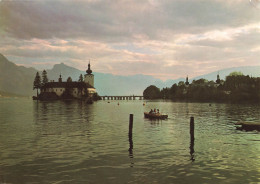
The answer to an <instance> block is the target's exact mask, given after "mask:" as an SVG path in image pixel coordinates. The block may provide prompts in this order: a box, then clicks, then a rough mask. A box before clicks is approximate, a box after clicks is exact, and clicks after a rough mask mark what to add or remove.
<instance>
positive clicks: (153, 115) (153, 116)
mask: <svg viewBox="0 0 260 184" xmlns="http://www.w3.org/2000/svg"><path fill="white" fill-rule="evenodd" d="M144 117H145V118H150V119H167V118H168V115H167V114H160V113H149V112H144Z"/></svg>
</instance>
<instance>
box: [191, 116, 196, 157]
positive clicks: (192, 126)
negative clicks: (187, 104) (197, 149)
mask: <svg viewBox="0 0 260 184" xmlns="http://www.w3.org/2000/svg"><path fill="white" fill-rule="evenodd" d="M194 139H195V138H194V117H190V156H191V158H190V160H191V161H192V162H194V161H195V158H194Z"/></svg>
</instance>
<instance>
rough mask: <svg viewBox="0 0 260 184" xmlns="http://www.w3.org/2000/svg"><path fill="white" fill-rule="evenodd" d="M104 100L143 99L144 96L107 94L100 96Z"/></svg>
mask: <svg viewBox="0 0 260 184" xmlns="http://www.w3.org/2000/svg"><path fill="white" fill-rule="evenodd" d="M100 97H101V98H102V99H103V100H136V99H139V100H143V98H144V97H143V96H138V95H131V96H129V95H126V96H125V95H122V96H110V95H106V96H100Z"/></svg>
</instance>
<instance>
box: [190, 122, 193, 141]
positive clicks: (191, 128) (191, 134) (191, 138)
mask: <svg viewBox="0 0 260 184" xmlns="http://www.w3.org/2000/svg"><path fill="white" fill-rule="evenodd" d="M190 140H191V141H194V117H190Z"/></svg>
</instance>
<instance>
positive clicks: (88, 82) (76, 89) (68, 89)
mask: <svg viewBox="0 0 260 184" xmlns="http://www.w3.org/2000/svg"><path fill="white" fill-rule="evenodd" d="M86 72H87V74H85V76H84V77H85V78H84V81H83V80H82V81H79V82H72V81H67V82H62V78H61V75H60V78H59V80H58V82H54V81H51V82H47V83H45V84H44V85H43V86H41V94H40V98H49V97H50V98H55V96H56V97H64V98H68V97H74V98H83V97H87V96H88V97H92V96H93V95H94V94H95V93H96V89H95V88H94V75H93V74H92V70H91V69H90V63H89V64H88V70H87V71H86Z"/></svg>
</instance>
